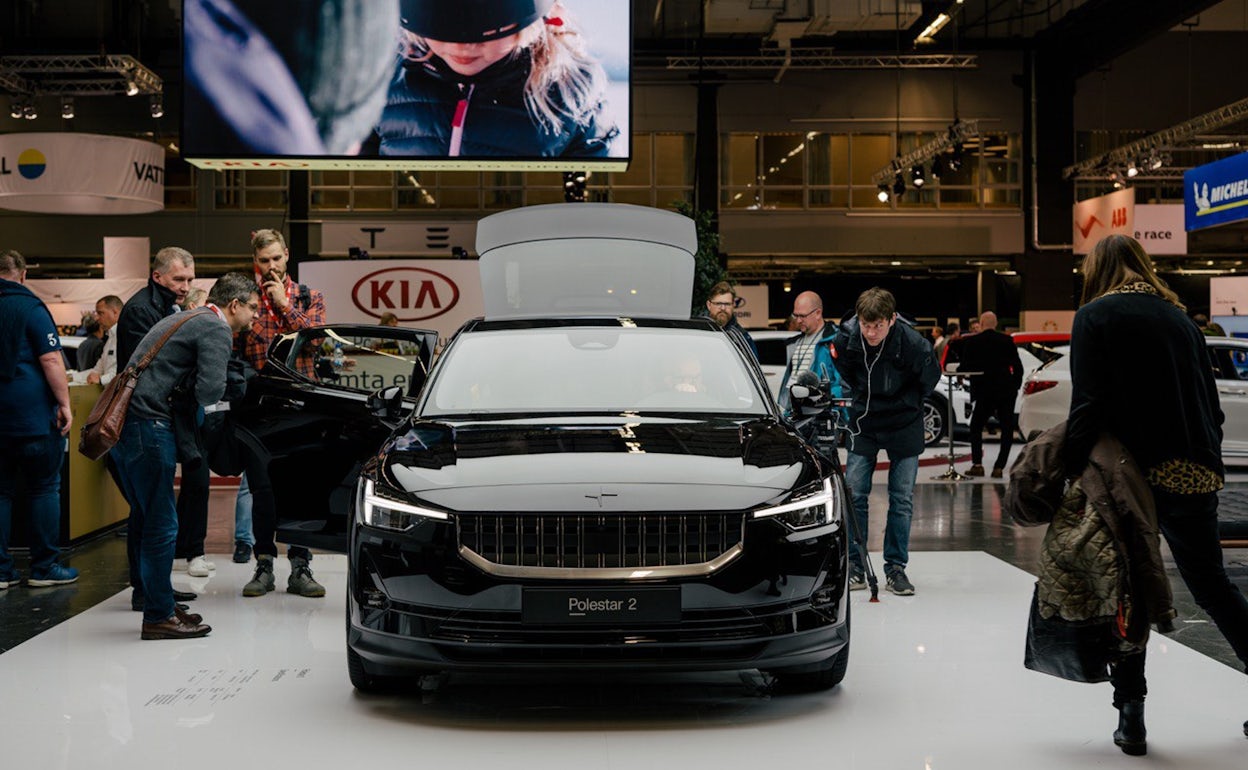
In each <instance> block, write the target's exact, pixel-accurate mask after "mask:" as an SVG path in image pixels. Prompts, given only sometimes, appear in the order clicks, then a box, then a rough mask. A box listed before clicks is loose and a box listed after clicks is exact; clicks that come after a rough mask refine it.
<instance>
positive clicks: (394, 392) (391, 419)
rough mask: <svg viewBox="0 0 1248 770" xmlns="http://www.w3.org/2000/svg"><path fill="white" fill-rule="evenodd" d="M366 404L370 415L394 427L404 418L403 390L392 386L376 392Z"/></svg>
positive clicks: (370, 395)
mask: <svg viewBox="0 0 1248 770" xmlns="http://www.w3.org/2000/svg"><path fill="white" fill-rule="evenodd" d="M365 403H366V405H367V406H368V411H369V413H370V414H372V415H373V416H374V417H376V418H378V419H379V420H381V421H382V422H384V423H386V424H387V425H390V426H391V427H393V426H394V425H397V424H398V422H399V420H400V419H402V417H403V388H402V387H400V386H398V385H390V386H389V387H385V388H382V389H381V390H378V391H374V392H373V393H370V394H369V396H368V400H367V401H366V402H365Z"/></svg>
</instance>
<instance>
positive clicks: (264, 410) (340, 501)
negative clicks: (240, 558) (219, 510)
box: [232, 324, 438, 553]
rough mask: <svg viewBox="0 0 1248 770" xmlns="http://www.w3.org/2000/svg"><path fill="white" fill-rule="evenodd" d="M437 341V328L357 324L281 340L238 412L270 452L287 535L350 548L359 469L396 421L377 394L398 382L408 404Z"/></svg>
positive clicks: (280, 534)
mask: <svg viewBox="0 0 1248 770" xmlns="http://www.w3.org/2000/svg"><path fill="white" fill-rule="evenodd" d="M437 341H438V334H437V332H433V331H426V330H422V329H402V328H395V327H387V326H366V325H357V324H351V325H346V324H342V325H338V324H335V325H330V326H318V327H313V328H311V329H303V330H301V331H299V332H295V333H292V334H287V335H283V336H281V337H278V338H277V339H275V340H274V341H273V344H272V345H271V346H270V347H269V352H268V362H267V363H266V364H265V366H264V368H263V369H262V370H261V371H260V373H259V374H258V375H257V376H255V377H254V378H252V380H251V382H250V383H249V384H248V386H247V394H246V396H245V397H244V399H243V401H242V403H241V404H238V405H235V406H234V407H233V409H232V411H233V413H234V425H235V426H236V430H237V431H238V435H239V438H240V440H242V441H243V442H244V443H246V444H248V445H249V446H250V447H251V448H252V449H253V451H261V452H263V453H264V454H265V455H267V457H268V458H269V465H268V467H269V476H270V478H271V481H272V484H273V494H274V496H275V498H276V505H277V519H278V526H277V539H278V541H279V542H283V543H287V544H290V545H302V546H306V547H309V548H321V549H325V550H332V551H340V552H344V553H345V552H346V550H347V547H348V537H349V533H350V526H349V525H350V522H349V521H348V520H347V517H348V516H349V515H350V512H351V502H352V497H353V496H354V494H355V487H356V480H357V478H358V476H359V472H360V468H361V466H362V465H363V464H364V462H365V461H366V460H368V459H369V458H370V457H372V456H373V455H375V454H376V453H377V451H378V449H379V448H380V447H381V445H382V442H384V441H385V440H386V438H387V437H388V436H389V435H390V432H391V431H392V430H393V428H394V422H393V421H392V420H386V419H384V418H382V417H379V416H376V415H374V413H373V410H372V408H371V407H370V405H369V399H370V396H372V394H374V393H377V392H378V391H381V390H383V389H387V388H393V387H394V386H398V387H399V388H400V389H401V392H402V394H403V402H404V406H405V407H406V409H407V411H410V409H411V407H412V406H414V405H415V401H416V396H417V394H419V392H420V389H421V388H422V387H423V386H424V384H425V380H426V378H427V376H428V372H429V367H430V366H431V364H432V362H433V355H434V349H435V347H436V345H437ZM393 392H394V391H393V390H391V393H393Z"/></svg>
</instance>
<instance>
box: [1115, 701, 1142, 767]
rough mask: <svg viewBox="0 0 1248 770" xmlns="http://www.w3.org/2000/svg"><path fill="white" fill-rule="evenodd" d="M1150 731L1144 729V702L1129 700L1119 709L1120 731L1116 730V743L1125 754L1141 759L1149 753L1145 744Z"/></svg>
mask: <svg viewBox="0 0 1248 770" xmlns="http://www.w3.org/2000/svg"><path fill="white" fill-rule="evenodd" d="M1147 735H1148V731H1147V730H1145V729H1144V701H1142V700H1129V701H1127V702H1126V703H1124V704H1122V705H1121V706H1120V707H1119V708H1118V729H1117V730H1114V743H1115V744H1116V745H1117V746H1118V748H1120V749H1122V753H1123V754H1130V755H1131V756H1133V757H1140V756H1143V755H1145V754H1147V753H1148V744H1147V743H1145V742H1144V738H1145V736H1147Z"/></svg>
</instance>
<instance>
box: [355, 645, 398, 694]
mask: <svg viewBox="0 0 1248 770" xmlns="http://www.w3.org/2000/svg"><path fill="white" fill-rule="evenodd" d="M347 675H348V676H350V677H351V686H352V687H354V688H355V689H357V690H359V691H360V692H362V693H365V694H366V695H376V694H379V693H386V692H389V691H390V690H391V688H390V687H388V686H386V685H387V683H385V682H383V681H382V680H380V679H379V678H378V677H375V676H372V675H371V674H369V673H368V672H367V671H365V670H364V659H363V658H361V657H360V654H359V653H358V652H356V651H355V650H353V649H351V648H350V647H348V648H347Z"/></svg>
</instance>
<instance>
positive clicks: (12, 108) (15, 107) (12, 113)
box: [9, 101, 22, 120]
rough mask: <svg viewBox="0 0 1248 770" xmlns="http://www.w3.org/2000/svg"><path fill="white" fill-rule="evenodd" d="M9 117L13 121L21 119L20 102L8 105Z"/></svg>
mask: <svg viewBox="0 0 1248 770" xmlns="http://www.w3.org/2000/svg"><path fill="white" fill-rule="evenodd" d="M9 117H10V118H13V119H14V120H21V119H22V103H21V102H19V101H14V102H13V103H12V104H10V105H9Z"/></svg>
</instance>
